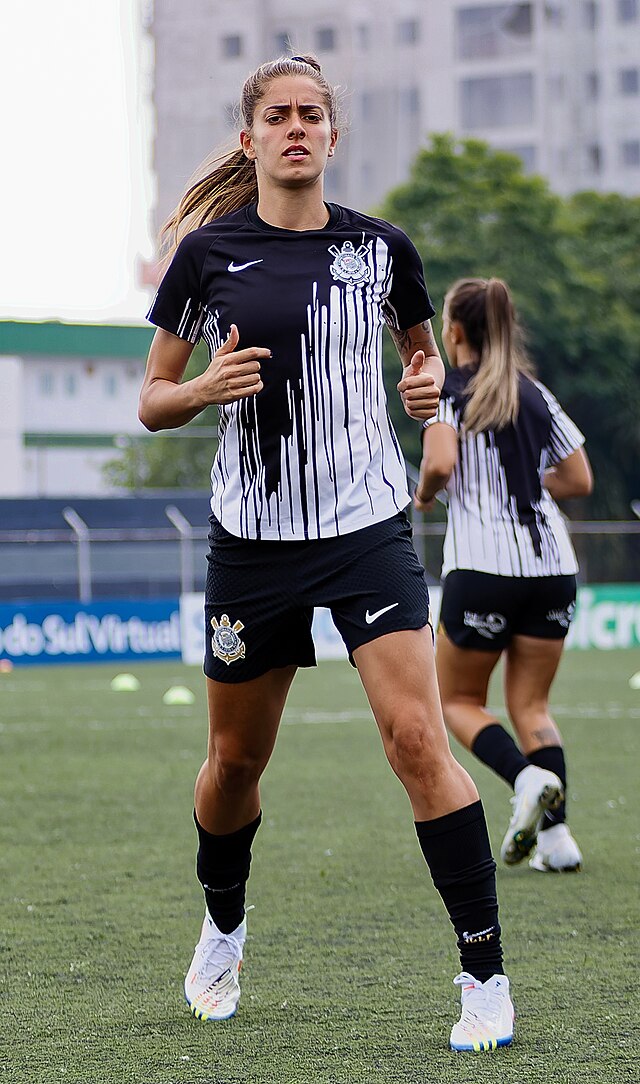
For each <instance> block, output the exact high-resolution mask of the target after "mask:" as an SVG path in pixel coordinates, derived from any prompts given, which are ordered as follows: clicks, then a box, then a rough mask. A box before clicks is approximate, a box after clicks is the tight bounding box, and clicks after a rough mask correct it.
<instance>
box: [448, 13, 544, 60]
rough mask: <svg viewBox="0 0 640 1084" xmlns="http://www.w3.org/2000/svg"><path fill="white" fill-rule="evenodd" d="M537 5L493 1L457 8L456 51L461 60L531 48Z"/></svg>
mask: <svg viewBox="0 0 640 1084" xmlns="http://www.w3.org/2000/svg"><path fill="white" fill-rule="evenodd" d="M532 36H533V9H532V5H531V4H530V3H529V4H491V5H487V6H486V7H484V6H483V7H473V8H459V9H458V11H457V12H456V29H455V40H456V46H455V47H456V55H457V56H458V57H459V58H460V59H461V60H480V59H483V58H489V57H500V56H512V55H513V53H514V52H517V53H527V52H530V50H531V44H532Z"/></svg>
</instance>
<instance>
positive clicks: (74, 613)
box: [0, 598, 181, 666]
mask: <svg viewBox="0 0 640 1084" xmlns="http://www.w3.org/2000/svg"><path fill="white" fill-rule="evenodd" d="M180 654H181V641H180V606H179V602H178V599H177V598H165V599H154V600H153V601H147V600H146V599H139V600H138V599H109V600H108V601H101V602H92V603H89V604H87V605H83V604H82V603H79V602H40V603H38V602H34V603H25V604H24V605H20V604H18V603H14V604H3V605H0V659H9V660H10V662H12V663H13V664H14V665H20V666H25V665H34V664H40V665H42V664H43V663H46V664H47V665H50V664H55V663H77V662H109V661H114V662H115V661H120V660H122V659H137V660H143V659H176V658H179V657H180Z"/></svg>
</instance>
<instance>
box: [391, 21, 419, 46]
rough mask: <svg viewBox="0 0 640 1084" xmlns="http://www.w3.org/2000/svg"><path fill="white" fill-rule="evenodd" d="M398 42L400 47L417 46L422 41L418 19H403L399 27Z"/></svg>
mask: <svg viewBox="0 0 640 1084" xmlns="http://www.w3.org/2000/svg"><path fill="white" fill-rule="evenodd" d="M396 40H397V42H398V44H399V45H415V43H416V42H417V41H419V40H420V23H419V22H418V20H417V19H402V20H401V21H400V22H399V23H398V26H397V32H396Z"/></svg>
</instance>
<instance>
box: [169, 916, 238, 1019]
mask: <svg viewBox="0 0 640 1084" xmlns="http://www.w3.org/2000/svg"><path fill="white" fill-rule="evenodd" d="M246 936H247V920H246V918H243V920H242V922H241V923H240V925H239V926H238V928H237V929H235V930H234V931H233V932H232V933H222V931H221V930H219V929H218V927H217V926H216V924H215V922H214V921H213V919H212V918H211V917H210V915H209V913H208V912H207V913H206V914H205V916H204V922H203V923H202V932H201V934H200V940H199V941H198V944H197V945H196V950H195V953H194V956H193V960H192V961H191V966H190V968H189V970H188V972H187V977H186V979H185V980H184V996H185V997H186V999H187V1003H188V1005H189V1008H190V1009H191V1012H192V1013H193V1015H194V1016H195V1017H196V1018H197V1019H198V1020H228V1019H229V1017H230V1016H233V1014H234V1013H235V1011H236V1009H237V1008H238V1002H239V1000H240V983H239V981H238V975H239V973H240V968H241V967H242V949H243V947H244V942H245V938H246Z"/></svg>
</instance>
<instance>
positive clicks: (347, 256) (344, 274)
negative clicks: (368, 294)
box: [329, 241, 373, 287]
mask: <svg viewBox="0 0 640 1084" xmlns="http://www.w3.org/2000/svg"><path fill="white" fill-rule="evenodd" d="M372 244H373V241H369V244H368V245H364V244H363V245H360V248H359V249H357V250H356V249H355V248H354V247H353V245H352V243H351V241H345V242H344V244H343V246H342V248H338V246H337V245H330V246H329V252H330V253H331V255H332V256H333V257H334V260H333V263H332V264H331V266H330V267H329V270H330V272H331V274H332V275H333V277H334V279H336V280H337V281H339V282H346V283H347V285H348V286H351V287H355V286H363V285H364V283H365V282H368V281H369V279H370V277H371V271H370V269H369V266H368V265H367V263H366V262H365V257H366V256H367V255H368V253H369V252H370V251H371V246H372Z"/></svg>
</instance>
